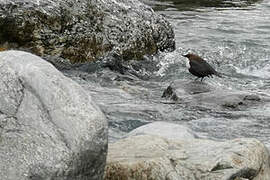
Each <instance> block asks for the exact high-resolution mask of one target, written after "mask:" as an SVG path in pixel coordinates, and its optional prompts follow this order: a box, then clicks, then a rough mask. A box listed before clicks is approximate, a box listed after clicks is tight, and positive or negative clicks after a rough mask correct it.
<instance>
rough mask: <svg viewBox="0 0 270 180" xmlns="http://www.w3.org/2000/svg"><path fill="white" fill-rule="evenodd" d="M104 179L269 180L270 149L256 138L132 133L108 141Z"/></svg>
mask: <svg viewBox="0 0 270 180" xmlns="http://www.w3.org/2000/svg"><path fill="white" fill-rule="evenodd" d="M105 179H106V180H114V179H115V180H116V179H125V180H131V179H138V180H141V179H155V180H165V179H166V180H195V179H200V180H209V179H211V180H212V179H213V180H214V179H220V180H236V179H253V180H268V179H270V172H269V152H268V150H267V149H266V147H265V146H264V145H263V144H262V143H261V142H259V141H258V140H256V139H235V140H230V141H226V142H215V141H210V140H203V139H178V140H176V139H174V140H172V139H166V138H161V137H158V136H154V135H138V136H131V137H128V138H126V139H123V140H120V141H118V142H116V143H113V144H109V149H108V157H107V166H106V176H105Z"/></svg>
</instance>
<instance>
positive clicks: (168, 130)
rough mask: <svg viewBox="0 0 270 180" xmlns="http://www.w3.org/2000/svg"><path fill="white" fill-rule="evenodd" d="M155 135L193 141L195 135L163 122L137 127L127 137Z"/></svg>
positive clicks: (188, 130) (182, 127)
mask: <svg viewBox="0 0 270 180" xmlns="http://www.w3.org/2000/svg"><path fill="white" fill-rule="evenodd" d="M147 134H148V135H155V136H160V137H164V138H168V139H194V138H195V137H196V134H195V133H194V132H192V130H190V129H189V128H188V127H185V126H183V125H179V124H174V123H167V122H163V121H158V122H153V123H149V124H147V125H144V126H141V127H138V128H136V129H134V130H133V131H131V132H130V133H128V134H127V136H138V135H147Z"/></svg>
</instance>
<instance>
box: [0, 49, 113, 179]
mask: <svg viewBox="0 0 270 180" xmlns="http://www.w3.org/2000/svg"><path fill="white" fill-rule="evenodd" d="M0 76H1V79H0V86H1V87H0V161H1V163H0V177H1V180H10V179H12V180H27V179H39V180H42V179H70V180H76V179H78V180H81V179H93V180H99V179H102V178H103V174H104V166H105V161H106V154H107V136H108V134H107V131H108V127H107V121H106V119H105V116H104V115H103V113H102V112H101V111H100V109H99V108H98V107H97V106H96V105H95V104H94V103H93V101H92V99H91V97H90V96H89V94H88V93H87V92H86V91H85V90H83V89H82V88H81V87H80V86H79V85H78V84H77V83H75V82H73V81H72V80H70V79H69V78H67V77H65V76H64V75H63V74H62V73H60V72H59V71H57V70H56V69H55V68H54V67H53V66H52V65H51V64H49V63H47V62H46V61H44V60H42V59H41V58H39V57H37V56H34V55H32V54H29V53H25V52H21V51H5V52H0Z"/></svg>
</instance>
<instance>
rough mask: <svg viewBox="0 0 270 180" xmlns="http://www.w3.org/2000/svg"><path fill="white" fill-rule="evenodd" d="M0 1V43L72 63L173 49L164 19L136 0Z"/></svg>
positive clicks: (171, 31)
mask: <svg viewBox="0 0 270 180" xmlns="http://www.w3.org/2000/svg"><path fill="white" fill-rule="evenodd" d="M0 6H1V9H0V14H1V15H0V46H2V47H5V48H8V49H10V48H15V49H22V48H23V49H27V50H29V51H31V52H33V53H35V54H38V55H42V56H43V55H53V56H60V57H62V58H67V59H69V60H71V61H72V62H81V61H91V60H96V59H97V58H99V57H103V56H105V55H106V54H107V53H108V52H111V51H113V52H115V53H118V54H119V55H120V56H122V57H123V59H124V60H126V59H141V58H142V57H143V56H144V55H147V54H154V53H156V52H157V51H158V50H162V51H163V50H174V49H175V41H174V32H173V29H172V26H171V25H170V24H169V22H168V21H166V20H165V18H164V17H162V16H160V15H157V14H156V13H154V12H153V10H152V9H151V8H150V7H148V6H147V5H144V4H143V3H141V2H139V1H138V0H125V1H123V0H115V1H111V0H90V1H87V0H82V1H74V0H56V1H51V0H39V1H37V0H25V1H21V0H5V1H0Z"/></svg>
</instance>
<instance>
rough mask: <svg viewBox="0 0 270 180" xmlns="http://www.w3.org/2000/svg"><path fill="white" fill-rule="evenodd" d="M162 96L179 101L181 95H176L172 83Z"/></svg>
mask: <svg viewBox="0 0 270 180" xmlns="http://www.w3.org/2000/svg"><path fill="white" fill-rule="evenodd" d="M161 97H162V98H167V99H171V100H173V101H178V99H179V97H178V96H177V95H176V93H175V89H173V88H172V86H171V85H169V86H168V87H167V89H165V90H164V91H163V94H162V96H161Z"/></svg>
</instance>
